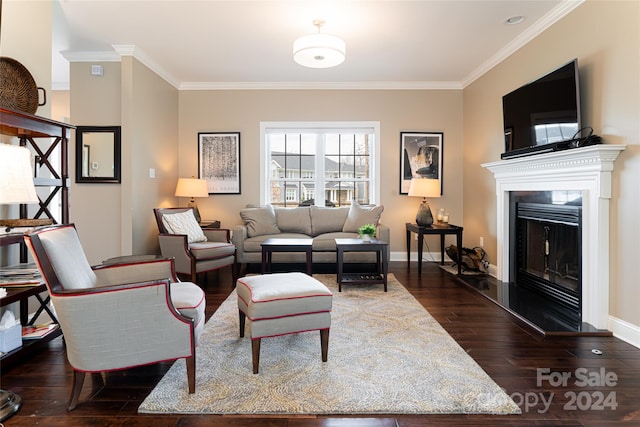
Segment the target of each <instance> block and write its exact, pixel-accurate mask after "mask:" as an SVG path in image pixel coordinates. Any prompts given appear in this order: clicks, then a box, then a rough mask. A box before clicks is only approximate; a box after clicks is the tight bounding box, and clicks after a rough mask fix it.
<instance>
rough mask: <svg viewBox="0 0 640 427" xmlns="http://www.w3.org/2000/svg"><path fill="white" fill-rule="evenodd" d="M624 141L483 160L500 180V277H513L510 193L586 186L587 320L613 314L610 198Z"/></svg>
mask: <svg viewBox="0 0 640 427" xmlns="http://www.w3.org/2000/svg"><path fill="white" fill-rule="evenodd" d="M625 147H626V146H625V145H613V144H603V145H595V146H591V147H582V148H575V149H571V150H564V151H555V152H551V153H544V154H537V155H533V156H527V157H518V158H514V159H507V160H501V161H498V162H493V163H484V164H482V167H484V168H487V169H489V170H490V171H491V172H492V173H493V175H494V177H495V180H496V201H497V211H496V214H497V220H498V225H497V229H496V237H497V243H498V244H497V249H498V254H497V278H498V280H501V281H503V282H509V254H510V252H511V248H510V247H509V244H510V243H509V242H510V239H509V215H510V212H509V193H510V192H512V191H554V190H573V191H582V321H583V322H587V323H589V324H591V325H592V326H594V327H596V328H598V329H606V328H607V323H608V319H609V200H610V199H611V172H612V171H613V164H614V162H615V160H616V158H617V157H618V155H619V154H620V152H621V151H622V150H624V149H625Z"/></svg>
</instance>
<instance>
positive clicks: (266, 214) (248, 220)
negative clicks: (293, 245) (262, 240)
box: [240, 205, 280, 237]
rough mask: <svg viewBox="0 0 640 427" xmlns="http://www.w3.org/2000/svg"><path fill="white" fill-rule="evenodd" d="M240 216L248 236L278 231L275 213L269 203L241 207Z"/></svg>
mask: <svg viewBox="0 0 640 427" xmlns="http://www.w3.org/2000/svg"><path fill="white" fill-rule="evenodd" d="M240 217H241V218H242V219H243V220H244V222H245V224H246V226H247V234H248V235H249V237H254V236H262V235H264V234H276V233H280V229H279V228H278V225H277V224H276V213H275V211H274V210H273V206H271V205H268V206H261V207H257V208H245V209H242V210H241V211H240Z"/></svg>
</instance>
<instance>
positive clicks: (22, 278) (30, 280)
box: [0, 264, 42, 286]
mask: <svg viewBox="0 0 640 427" xmlns="http://www.w3.org/2000/svg"><path fill="white" fill-rule="evenodd" d="M41 283H42V276H41V275H40V270H38V267H36V265H35V264H17V265H11V266H8V267H0V286H38V285H40V284H41Z"/></svg>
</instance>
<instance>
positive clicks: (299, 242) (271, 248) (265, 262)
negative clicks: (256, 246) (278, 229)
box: [262, 237, 313, 276]
mask: <svg viewBox="0 0 640 427" xmlns="http://www.w3.org/2000/svg"><path fill="white" fill-rule="evenodd" d="M312 245H313V239H284V238H278V237H271V238H269V239H266V240H265V241H264V242H262V274H266V273H271V260H272V255H273V253H274V252H304V253H305V254H306V257H307V274H308V275H309V276H311V274H312V271H313V269H312V265H311V256H312V249H313V248H312Z"/></svg>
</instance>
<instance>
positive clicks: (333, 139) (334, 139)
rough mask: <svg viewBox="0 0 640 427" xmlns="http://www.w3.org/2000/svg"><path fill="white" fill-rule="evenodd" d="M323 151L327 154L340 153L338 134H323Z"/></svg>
mask: <svg viewBox="0 0 640 427" xmlns="http://www.w3.org/2000/svg"><path fill="white" fill-rule="evenodd" d="M324 153H325V154H328V155H339V154H340V135H338V134H337V133H333V134H327V135H325V136H324Z"/></svg>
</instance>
